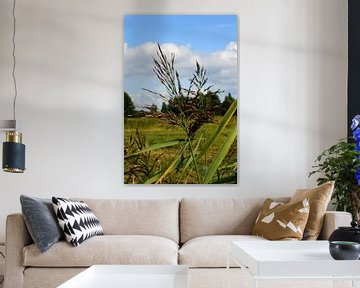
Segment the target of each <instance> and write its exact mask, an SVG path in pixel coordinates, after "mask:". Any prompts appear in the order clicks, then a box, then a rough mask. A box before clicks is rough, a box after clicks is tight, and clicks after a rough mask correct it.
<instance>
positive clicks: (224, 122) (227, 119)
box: [198, 100, 237, 159]
mask: <svg viewBox="0 0 360 288" xmlns="http://www.w3.org/2000/svg"><path fill="white" fill-rule="evenodd" d="M236 109H237V100H235V101H234V102H233V103H232V104H231V106H230V107H229V109H228V110H227V111H226V113H225V115H224V117H223V118H222V120H221V122H220V123H219V125H218V127H217V129H216V130H215V131H214V133H213V135H212V136H211V137H210V139H209V141H208V142H207V143H206V144H205V147H204V148H203V149H202V151H201V152H200V154H199V156H198V158H199V159H200V158H201V157H202V156H204V155H205V154H206V153H207V152H208V150H209V148H210V147H211V146H212V145H213V144H214V143H215V141H216V140H217V138H218V137H219V136H220V135H221V133H222V132H223V131H224V129H225V127H226V126H227V125H228V124H229V122H230V120H231V117H232V116H233V115H234V113H235V111H236Z"/></svg>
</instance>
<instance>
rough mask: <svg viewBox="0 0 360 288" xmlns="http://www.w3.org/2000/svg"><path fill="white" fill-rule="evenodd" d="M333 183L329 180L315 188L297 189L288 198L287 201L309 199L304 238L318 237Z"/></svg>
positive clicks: (313, 238) (314, 238) (312, 238)
mask: <svg viewBox="0 0 360 288" xmlns="http://www.w3.org/2000/svg"><path fill="white" fill-rule="evenodd" d="M334 184H335V182H334V181H330V182H327V183H324V184H322V185H320V186H317V187H315V188H311V189H298V190H296V192H295V194H294V196H293V197H292V198H291V199H290V202H289V203H295V202H298V201H301V200H304V199H309V204H310V213H309V219H308V222H307V224H306V227H305V233H304V240H316V239H317V238H318V237H319V234H320V232H321V228H322V225H323V221H324V215H325V211H326V208H327V206H328V204H329V202H330V199H331V195H332V192H333V190H334Z"/></svg>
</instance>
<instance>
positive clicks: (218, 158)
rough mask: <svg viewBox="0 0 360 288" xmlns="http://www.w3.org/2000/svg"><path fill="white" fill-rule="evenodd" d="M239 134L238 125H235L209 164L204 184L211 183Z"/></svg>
mask: <svg viewBox="0 0 360 288" xmlns="http://www.w3.org/2000/svg"><path fill="white" fill-rule="evenodd" d="M236 136H237V127H236V126H235V127H234V128H233V129H232V131H231V132H230V134H229V135H228V137H227V138H226V140H225V142H224V144H223V145H222V146H221V147H220V149H219V151H218V152H217V153H216V155H215V157H214V159H213V161H212V162H211V164H210V166H209V170H208V171H207V173H206V175H205V177H204V184H208V183H210V181H211V179H212V178H213V176H214V174H215V173H216V170H217V169H218V168H219V167H220V165H221V163H222V161H223V160H224V158H225V156H226V154H227V153H228V152H229V150H230V147H231V145H232V143H233V142H234V140H235V139H236Z"/></svg>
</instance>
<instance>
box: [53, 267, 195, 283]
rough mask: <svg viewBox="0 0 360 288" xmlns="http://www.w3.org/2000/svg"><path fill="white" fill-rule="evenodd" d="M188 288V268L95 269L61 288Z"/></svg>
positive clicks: (91, 268)
mask: <svg viewBox="0 0 360 288" xmlns="http://www.w3.org/2000/svg"><path fill="white" fill-rule="evenodd" d="M99 287H100V288H115V287H116V288H118V287H121V288H188V287H189V267H188V266H185V265H94V266H91V267H90V268H88V269H86V270H85V271H83V272H81V273H80V274H78V275H76V276H75V277H73V278H71V279H70V280H68V281H66V282H65V283H64V284H62V285H60V286H59V287H58V288H99Z"/></svg>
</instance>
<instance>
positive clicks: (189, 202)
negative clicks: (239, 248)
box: [180, 198, 288, 243]
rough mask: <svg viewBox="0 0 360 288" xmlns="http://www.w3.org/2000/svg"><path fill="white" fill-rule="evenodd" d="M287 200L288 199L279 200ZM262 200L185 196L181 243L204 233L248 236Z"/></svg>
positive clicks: (182, 211)
mask: <svg viewBox="0 0 360 288" xmlns="http://www.w3.org/2000/svg"><path fill="white" fill-rule="evenodd" d="M280 200H281V201H287V200H288V199H284V198H283V199H280ZM263 202H264V199H263V198H262V199H194V198H184V199H182V200H181V205H180V231H181V232H180V233H181V237H180V238H181V243H185V242H186V241H188V240H190V239H191V238H195V237H199V236H205V235H248V234H251V230H252V228H253V226H254V223H255V220H256V217H257V216H258V213H259V210H260V207H261V206H262V204H263Z"/></svg>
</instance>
